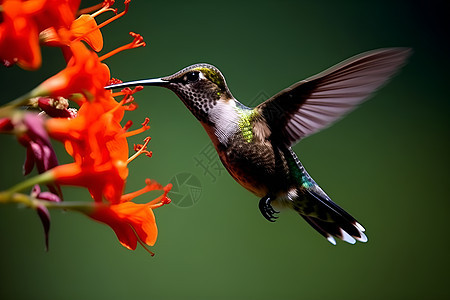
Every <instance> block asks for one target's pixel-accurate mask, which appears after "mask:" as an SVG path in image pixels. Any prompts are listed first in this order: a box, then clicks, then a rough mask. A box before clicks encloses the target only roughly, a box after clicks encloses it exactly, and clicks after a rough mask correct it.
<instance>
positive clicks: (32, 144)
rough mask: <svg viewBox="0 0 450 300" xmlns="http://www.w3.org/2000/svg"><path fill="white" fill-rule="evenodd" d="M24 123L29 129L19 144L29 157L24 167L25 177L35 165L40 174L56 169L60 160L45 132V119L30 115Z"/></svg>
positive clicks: (26, 115)
mask: <svg viewBox="0 0 450 300" xmlns="http://www.w3.org/2000/svg"><path fill="white" fill-rule="evenodd" d="M22 122H23V124H24V125H25V128H26V129H27V130H26V132H25V133H24V134H23V135H22V136H20V137H19V142H20V143H21V144H22V145H23V146H24V147H26V148H27V157H26V159H25V164H24V166H23V173H24V175H27V174H29V173H30V172H31V171H32V170H33V167H34V165H35V164H36V168H37V170H38V172H39V173H44V172H45V171H47V170H49V169H51V168H53V167H56V166H57V165H58V160H57V158H56V154H55V151H54V150H53V147H52V144H51V143H50V138H49V136H48V134H47V131H45V128H44V120H43V117H41V116H39V115H37V114H32V113H28V114H25V116H24V118H23V120H22Z"/></svg>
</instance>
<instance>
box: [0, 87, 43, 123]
mask: <svg viewBox="0 0 450 300" xmlns="http://www.w3.org/2000/svg"><path fill="white" fill-rule="evenodd" d="M45 95H46V92H45V91H44V90H43V89H42V88H39V86H38V87H36V88H34V89H33V90H31V91H29V92H28V93H26V94H25V95H22V96H20V97H19V98H16V99H14V100H13V101H11V102H9V103H6V104H4V105H2V106H1V107H0V118H4V117H8V116H9V114H10V113H11V110H12V109H14V108H16V107H19V106H28V105H30V99H31V98H35V97H39V96H45Z"/></svg>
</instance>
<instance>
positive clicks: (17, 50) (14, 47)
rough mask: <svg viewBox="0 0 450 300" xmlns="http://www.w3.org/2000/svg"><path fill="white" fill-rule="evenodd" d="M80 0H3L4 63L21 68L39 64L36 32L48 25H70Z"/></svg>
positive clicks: (0, 39) (0, 41)
mask: <svg viewBox="0 0 450 300" xmlns="http://www.w3.org/2000/svg"><path fill="white" fill-rule="evenodd" d="M79 4H80V0H28V1H23V0H5V1H3V3H2V4H1V7H2V17H3V22H2V23H1V24H0V58H1V59H2V60H3V63H4V65H6V66H11V65H13V64H15V63H17V64H18V65H19V66H20V67H22V68H24V69H31V70H34V69H37V68H39V67H40V65H41V60H42V58H41V51H40V48H39V32H40V31H41V30H44V29H46V28H48V27H55V28H60V27H66V28H69V26H70V24H71V23H72V21H73V20H74V16H75V12H76V11H77V9H78V6H79Z"/></svg>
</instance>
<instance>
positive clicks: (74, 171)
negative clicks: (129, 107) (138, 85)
mask: <svg viewBox="0 0 450 300" xmlns="http://www.w3.org/2000/svg"><path fill="white" fill-rule="evenodd" d="M110 98H111V97H110ZM111 99H113V98H111ZM110 101H112V102H114V103H115V107H114V108H112V109H110V110H109V111H106V112H105V106H106V105H105V102H106V101H105V102H101V101H98V102H97V101H95V102H86V103H84V104H83V105H82V106H81V108H80V110H79V112H78V115H77V117H75V118H73V119H50V120H48V121H47V123H46V128H47V131H48V132H49V134H50V136H51V137H52V138H55V139H57V140H60V141H62V142H64V144H65V147H66V150H67V152H68V153H69V154H70V155H71V156H72V157H73V158H74V160H75V162H74V163H72V164H67V165H61V166H58V167H57V168H54V169H52V172H53V174H54V176H55V180H56V182H57V183H59V184H63V185H76V186H83V187H86V188H88V189H89V191H90V193H91V195H92V197H93V198H94V200H95V201H97V202H101V201H102V199H103V198H105V199H106V200H108V201H109V202H110V203H118V202H119V201H120V197H121V196H122V193H123V188H124V186H125V180H126V178H127V176H128V168H127V165H128V163H129V162H130V161H131V160H132V159H134V156H133V158H132V159H131V160H130V159H129V158H128V142H127V139H126V137H127V136H130V135H134V134H137V133H140V132H142V131H145V130H147V129H149V128H150V127H149V126H148V125H147V124H148V120H146V122H144V123H143V124H142V128H141V129H139V130H136V131H132V132H126V129H127V128H125V129H124V128H122V126H121V125H120V123H119V122H120V121H121V120H122V117H123V110H124V107H123V103H122V102H123V101H121V103H117V102H115V101H114V100H110ZM110 105H111V104H110ZM147 144H148V141H146V144H145V146H146V145H147ZM145 146H144V147H143V149H141V150H139V151H138V152H137V155H139V154H141V153H145V152H144V151H145Z"/></svg>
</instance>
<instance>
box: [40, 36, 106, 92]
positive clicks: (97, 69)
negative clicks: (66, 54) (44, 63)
mask: <svg viewBox="0 0 450 300" xmlns="http://www.w3.org/2000/svg"><path fill="white" fill-rule="evenodd" d="M70 49H71V52H72V54H73V56H72V58H71V59H70V60H69V62H68V63H67V67H66V68H65V69H64V70H62V71H61V72H59V73H58V74H56V75H54V76H52V77H50V78H49V79H47V80H45V81H44V82H43V83H42V84H40V85H39V86H38V87H37V88H35V89H34V90H33V91H32V94H33V95H34V96H52V97H56V96H60V97H65V98H69V96H71V95H72V94H74V93H83V94H84V96H85V97H86V98H88V99H92V98H93V97H94V96H100V97H102V96H103V97H106V95H108V94H110V92H106V91H105V90H104V86H105V85H106V84H107V82H108V81H109V77H110V73H109V68H108V66H107V65H105V64H103V63H101V62H100V60H99V59H98V56H97V54H95V52H92V51H90V50H89V49H87V48H86V46H84V44H83V43H82V42H73V43H71V45H70Z"/></svg>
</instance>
